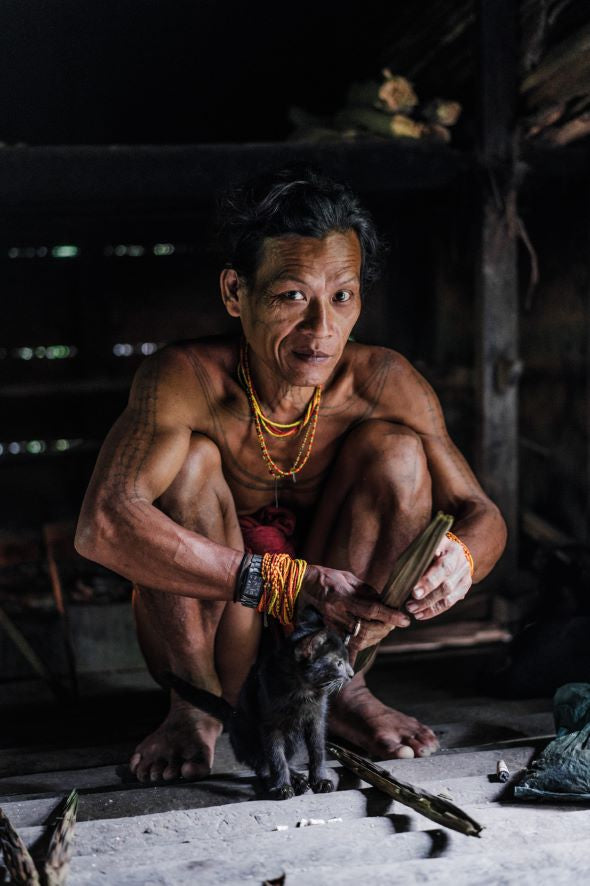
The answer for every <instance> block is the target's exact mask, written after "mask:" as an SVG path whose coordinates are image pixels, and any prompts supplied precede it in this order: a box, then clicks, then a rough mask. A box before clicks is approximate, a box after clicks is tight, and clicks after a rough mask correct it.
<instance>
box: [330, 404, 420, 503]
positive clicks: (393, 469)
mask: <svg viewBox="0 0 590 886" xmlns="http://www.w3.org/2000/svg"><path fill="white" fill-rule="evenodd" d="M341 455H342V457H343V458H344V460H345V469H346V470H347V471H348V472H349V474H350V475H351V476H352V478H353V484H355V485H356V484H359V483H360V484H362V486H363V488H365V489H366V490H367V491H368V492H370V493H371V494H374V495H375V496H376V497H377V498H379V497H381V496H382V495H388V496H389V495H392V496H393V497H394V498H395V500H396V503H397V504H398V506H403V505H404V503H406V504H407V505H408V507H410V508H411V507H414V506H415V505H416V504H417V503H418V501H421V500H422V499H424V504H426V499H428V500H429V499H430V495H431V480H430V472H429V469H428V463H427V460H426V454H425V452H424V447H423V445H422V441H421V439H420V437H419V436H418V434H416V433H415V432H414V431H413V430H412V429H411V428H408V427H406V426H404V425H399V424H395V423H393V422H387V421H378V420H371V421H366V422H363V423H362V424H361V425H358V426H357V427H356V428H354V429H353V430H352V431H351V432H350V434H349V435H348V437H347V439H346V442H345V444H344V447H343V450H342V453H341Z"/></svg>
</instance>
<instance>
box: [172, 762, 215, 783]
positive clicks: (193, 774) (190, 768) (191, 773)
mask: <svg viewBox="0 0 590 886" xmlns="http://www.w3.org/2000/svg"><path fill="white" fill-rule="evenodd" d="M180 774H181V775H182V777H183V778H186V779H187V780H189V781H190V780H191V779H195V778H206V776H207V775H210V774H211V767H210V766H209V764H208V763H205V761H204V760H185V762H184V763H183V764H182V766H181V767H180Z"/></svg>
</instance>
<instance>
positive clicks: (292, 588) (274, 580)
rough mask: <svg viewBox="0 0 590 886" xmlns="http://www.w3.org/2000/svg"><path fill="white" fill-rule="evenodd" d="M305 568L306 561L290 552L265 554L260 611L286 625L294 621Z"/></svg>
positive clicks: (258, 607)
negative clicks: (291, 555)
mask: <svg viewBox="0 0 590 886" xmlns="http://www.w3.org/2000/svg"><path fill="white" fill-rule="evenodd" d="M306 569H307V562H306V561H305V560H299V559H294V558H293V557H290V556H289V554H265V555H264V557H263V558H262V568H261V576H262V594H261V596H260V600H259V602H258V606H257V607H256V609H257V610H258V612H262V613H264V614H265V615H272V616H273V617H274V618H276V619H278V621H279V622H280V623H281V624H283V625H288V624H291V623H292V621H293V616H294V615H295V603H296V602H297V597H298V596H299V592H300V590H301V586H302V584H303V578H304V576H305V571H306Z"/></svg>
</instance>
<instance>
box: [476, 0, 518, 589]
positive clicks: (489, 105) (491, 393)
mask: <svg viewBox="0 0 590 886" xmlns="http://www.w3.org/2000/svg"><path fill="white" fill-rule="evenodd" d="M516 12H517V8H516V6H515V4H514V3H513V2H512V0H479V45H480V65H481V68H480V102H479V104H480V113H481V133H480V153H481V158H482V161H483V163H484V165H485V167H486V172H487V175H486V181H485V182H484V185H483V188H482V213H481V221H480V225H481V227H480V232H481V233H480V254H479V259H478V266H477V274H476V277H477V280H476V291H477V297H478V298H477V300H478V329H477V354H476V361H477V377H478V385H477V392H478V393H477V396H478V403H479V418H480V428H479V441H478V457H477V462H476V464H477V471H478V474H479V477H480V479H481V482H482V484H483V486H484V488H485V490H486V492H487V493H488V494H489V495H490V497H491V498H492V499H493V500H494V501H495V502H496V504H497V505H498V506H499V508H500V510H501V511H502V514H503V516H504V519H505V520H506V523H507V526H508V532H509V542H508V547H507V550H506V553H505V554H504V557H503V558H502V561H501V562H500V564H499V565H498V567H497V568H496V571H495V573H494V576H495V578H494V581H495V582H497V583H503V585H504V587H505V586H506V584H505V583H506V579H509V578H511V577H513V576H514V574H515V567H516V557H517V544H516V539H517V528H518V520H517V513H518V374H519V366H520V364H519V358H518V309H519V302H518V275H517V252H516V217H515V213H516V209H515V204H514V201H515V193H514V191H513V171H514V158H513V139H514V132H513V130H514V119H515V103H516V95H517V89H516V83H517V77H516V73H517V72H516V65H517V52H516V26H517V22H516Z"/></svg>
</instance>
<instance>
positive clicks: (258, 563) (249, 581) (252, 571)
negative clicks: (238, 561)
mask: <svg viewBox="0 0 590 886" xmlns="http://www.w3.org/2000/svg"><path fill="white" fill-rule="evenodd" d="M246 558H250V562H249V563H248V561H247V559H246ZM261 596H262V557H261V556H260V554H245V555H244V558H243V560H242V565H241V567H240V573H239V577H238V583H237V588H236V602H237V603H241V604H242V606H248V607H249V608H250V609H256V607H257V606H258V603H259V601H260V597H261Z"/></svg>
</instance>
